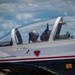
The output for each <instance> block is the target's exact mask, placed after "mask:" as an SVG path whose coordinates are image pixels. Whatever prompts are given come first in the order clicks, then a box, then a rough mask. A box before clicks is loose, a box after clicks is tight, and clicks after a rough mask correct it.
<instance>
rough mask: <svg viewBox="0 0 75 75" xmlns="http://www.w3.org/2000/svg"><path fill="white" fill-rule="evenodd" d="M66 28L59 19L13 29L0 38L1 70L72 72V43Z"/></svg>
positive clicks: (74, 58) (74, 49)
mask: <svg viewBox="0 0 75 75" xmlns="http://www.w3.org/2000/svg"><path fill="white" fill-rule="evenodd" d="M53 22H55V23H54V24H52V23H53ZM65 24H66V23H65V22H64V21H63V17H58V18H57V19H56V21H54V20H47V21H44V22H38V23H33V24H30V25H27V26H22V27H18V28H14V29H12V30H11V32H9V33H7V34H5V35H4V36H2V37H1V38H0V67H19V66H20V67H21V66H23V67H24V66H31V65H33V66H41V67H46V68H49V69H51V70H53V71H55V72H58V73H59V74H60V75H63V74H64V75H66V71H67V70H70V69H74V68H75V39H74V36H73V35H71V33H70V31H68V28H66V25H65ZM68 72H69V71H68ZM68 75H69V74H68ZM71 75H72V74H71Z"/></svg>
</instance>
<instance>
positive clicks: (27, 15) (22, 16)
mask: <svg viewBox="0 0 75 75" xmlns="http://www.w3.org/2000/svg"><path fill="white" fill-rule="evenodd" d="M16 18H17V19H18V20H24V19H30V18H33V15H32V14H31V13H21V14H18V15H16Z"/></svg>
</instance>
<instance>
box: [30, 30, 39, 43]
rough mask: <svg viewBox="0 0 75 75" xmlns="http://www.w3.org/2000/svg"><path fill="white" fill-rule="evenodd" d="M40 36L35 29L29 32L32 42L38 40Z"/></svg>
mask: <svg viewBox="0 0 75 75" xmlns="http://www.w3.org/2000/svg"><path fill="white" fill-rule="evenodd" d="M38 37H39V33H38V32H37V31H35V30H33V31H31V32H29V40H30V41H32V42H36V41H37V39H38Z"/></svg>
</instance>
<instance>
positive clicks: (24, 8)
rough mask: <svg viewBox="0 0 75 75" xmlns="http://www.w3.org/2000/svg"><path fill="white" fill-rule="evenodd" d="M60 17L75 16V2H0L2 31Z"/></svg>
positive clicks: (13, 0)
mask: <svg viewBox="0 0 75 75" xmlns="http://www.w3.org/2000/svg"><path fill="white" fill-rule="evenodd" d="M58 16H75V1H74V0H0V27H1V28H0V31H6V30H8V29H11V28H13V27H15V26H19V25H25V24H28V23H32V22H35V21H40V20H43V19H46V18H55V17H58ZM72 20H73V19H72ZM9 25H10V26H9ZM3 28H4V29H5V30H2V29H3Z"/></svg>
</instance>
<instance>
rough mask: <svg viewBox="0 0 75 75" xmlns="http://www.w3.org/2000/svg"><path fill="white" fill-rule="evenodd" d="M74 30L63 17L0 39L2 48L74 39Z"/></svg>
mask: <svg viewBox="0 0 75 75" xmlns="http://www.w3.org/2000/svg"><path fill="white" fill-rule="evenodd" d="M74 37H75V34H74V30H72V27H71V26H70V23H65V22H64V21H63V18H62V17H58V18H57V19H56V20H55V19H53V20H46V21H41V22H37V23H33V24H29V25H25V26H21V27H18V28H14V29H12V30H11V31H10V32H9V33H7V34H5V35H3V36H2V37H0V47H3V46H12V45H15V44H17V45H18V44H31V43H38V42H39V43H40V42H50V41H58V40H67V39H74Z"/></svg>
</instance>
